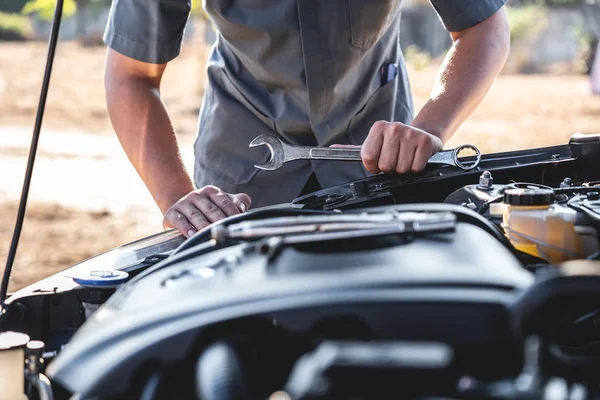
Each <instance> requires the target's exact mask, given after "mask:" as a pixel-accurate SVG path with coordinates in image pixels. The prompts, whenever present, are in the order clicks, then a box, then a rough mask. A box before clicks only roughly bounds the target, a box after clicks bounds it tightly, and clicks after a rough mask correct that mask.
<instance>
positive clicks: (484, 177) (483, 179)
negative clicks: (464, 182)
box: [477, 171, 494, 190]
mask: <svg viewBox="0 0 600 400" xmlns="http://www.w3.org/2000/svg"><path fill="white" fill-rule="evenodd" d="M493 184H494V178H493V177H492V173H491V172H490V171H483V174H481V176H480V177H479V185H477V189H479V190H492V188H493Z"/></svg>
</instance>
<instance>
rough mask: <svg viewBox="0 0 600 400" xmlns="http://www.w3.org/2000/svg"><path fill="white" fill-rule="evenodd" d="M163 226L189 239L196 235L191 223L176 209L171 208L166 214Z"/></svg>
mask: <svg viewBox="0 0 600 400" xmlns="http://www.w3.org/2000/svg"><path fill="white" fill-rule="evenodd" d="M163 226H164V227H165V228H175V229H177V230H178V231H179V232H181V234H182V235H183V236H185V237H187V238H189V237H190V236H193V235H194V234H195V233H196V228H195V227H194V226H193V225H192V224H191V223H190V221H188V219H187V218H186V217H185V216H184V215H183V214H182V213H180V212H179V211H177V210H176V209H174V208H171V209H170V210H169V211H167V213H166V214H165V217H164V220H163Z"/></svg>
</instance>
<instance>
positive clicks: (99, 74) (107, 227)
mask: <svg viewBox="0 0 600 400" xmlns="http://www.w3.org/2000/svg"><path fill="white" fill-rule="evenodd" d="M206 51H207V48H206V46H205V45H204V44H203V43H202V42H201V41H200V40H195V41H193V42H188V43H186V44H185V45H184V49H183V52H182V55H181V56H180V57H179V58H178V59H176V60H175V61H174V62H173V63H171V64H170V65H169V67H168V68H167V71H166V76H165V81H164V82H165V84H164V87H163V90H162V94H163V97H164V99H165V102H166V104H167V107H168V109H169V112H170V115H171V117H172V119H173V122H174V125H175V128H176V129H177V132H178V135H179V138H180V140H181V143H182V146H184V147H185V148H186V151H188V153H187V155H186V157H187V158H186V159H187V160H188V162H189V160H190V157H191V156H192V153H191V151H190V149H191V144H192V142H193V139H194V130H195V126H196V122H197V121H196V118H197V113H198V110H199V108H200V105H201V93H202V85H203V80H204V66H205V63H204V59H205V56H206ZM45 55H46V44H45V43H27V44H22V43H1V42H0V168H2V169H4V170H2V172H1V173H0V176H2V184H0V207H1V208H0V210H1V211H0V265H1V266H3V265H4V262H5V259H6V255H7V251H8V247H9V243H10V239H11V236H12V229H13V226H14V221H15V216H16V204H17V201H18V192H19V189H20V185H21V182H22V176H23V171H24V170H25V161H26V156H27V145H28V141H29V140H30V135H31V129H32V126H33V123H34V118H35V109H36V107H37V103H38V97H39V90H40V84H41V79H42V75H43V69H44V60H45ZM104 56H105V50H104V48H100V47H96V48H82V47H80V46H79V45H77V44H76V43H64V42H63V43H60V45H59V48H58V51H57V54H56V62H55V65H54V72H53V77H52V81H51V89H50V93H49V96H48V103H47V107H46V115H45V118H44V125H43V126H44V129H47V130H52V131H53V132H54V135H55V137H60V135H61V132H71V133H73V132H77V135H76V136H72V137H74V138H77V140H83V141H84V142H86V141H87V140H96V139H94V138H97V137H99V136H102V137H104V139H105V140H106V141H107V142H109V143H110V145H109V146H108V147H107V150H106V151H105V153H103V154H102V155H98V154H96V153H94V151H93V148H94V147H96V146H95V144H93V143H92V142H90V143H91V144H90V146H89V147H91V148H92V150H90V151H81V152H78V151H77V146H79V144H74V143H79V142H73V141H72V140H71V139H67V137H68V138H71V136H66V134H65V136H64V137H65V141H64V143H63V144H60V143H59V145H58V147H69V145H70V147H71V150H70V152H69V154H67V155H65V154H63V152H62V150H57V149H56V148H50V144H51V143H54V142H44V141H43V140H42V141H41V142H40V149H39V154H40V161H39V163H40V165H44V167H40V166H38V167H39V169H40V171H39V172H40V174H41V173H43V172H44V171H48V170H49V169H51V168H52V166H58V165H59V163H60V162H64V163H66V161H65V160H66V158H65V157H67V158H68V157H70V158H68V159H69V160H70V163H69V164H64V165H65V166H64V168H62V169H59V168H58V167H56V168H57V170H56V171H57V172H53V173H52V174H47V175H44V178H41V177H40V176H41V175H38V178H39V179H38V180H37V181H36V180H35V178H34V182H33V185H32V188H36V187H37V188H38V192H37V194H35V195H32V198H31V202H30V204H29V207H28V213H27V218H26V224H25V227H24V231H23V236H22V238H21V242H20V246H19V252H18V256H17V262H16V267H15V273H14V275H13V279H12V282H11V289H12V290H16V289H18V288H21V287H23V286H25V285H26V284H29V283H31V282H33V281H34V280H37V279H39V278H41V277H44V276H48V275H50V274H52V273H54V272H55V271H57V270H60V269H63V268H65V267H67V266H69V265H71V264H73V263H75V262H78V261H80V260H82V259H85V258H87V257H89V256H91V255H93V254H96V253H98V252H101V251H104V250H107V249H110V248H112V247H115V246H117V245H120V244H124V243H125V242H128V241H132V240H135V239H137V238H139V237H142V236H145V235H148V234H151V233H154V232H156V231H157V230H158V229H160V223H159V222H160V215H159V213H158V212H157V209H156V208H155V207H154V205H153V203H152V202H151V199H150V197H149V194H148V193H147V192H144V188H143V187H140V183H139V182H137V181H136V179H137V176H136V175H135V174H134V173H132V171H131V168H130V167H129V166H128V165H127V164H126V160H125V158H124V156H123V154H122V153H121V150H120V149H119V148H118V145H117V144H116V142H115V139H114V135H113V133H112V128H111V125H110V122H109V120H108V117H107V115H106V109H105V97H104V87H103V66H104ZM436 71H437V69H436V64H435V63H434V64H432V65H431V66H429V67H427V68H425V69H422V70H415V69H414V68H410V76H411V82H412V90H413V93H414V96H415V106H416V109H417V110H418V109H419V108H420V107H421V106H422V105H423V104H424V102H425V101H426V99H427V96H428V94H429V90H430V88H431V86H432V83H433V79H434V76H435V74H436ZM9 128H10V130H11V132H12V133H11V134H10V137H11V140H8V141H5V142H3V141H2V139H3V138H5V137H8V136H9V135H8V134H7V133H6V132H8V131H9ZM15 129H16V131H15ZM598 131H600V97H595V96H592V95H591V94H590V91H589V83H588V79H587V77H586V76H583V75H566V76H565V75H502V76H500V78H499V79H498V80H497V81H496V83H495V84H494V87H493V88H492V90H491V91H490V93H489V94H488V96H487V97H486V99H485V101H484V102H483V103H482V105H481V106H480V107H479V108H478V109H477V111H476V112H475V113H474V115H473V116H472V117H471V118H470V119H469V120H468V121H467V122H466V123H465V124H464V125H463V127H462V128H461V129H460V131H459V132H458V133H457V135H456V136H455V137H454V138H453V139H452V141H451V142H450V143H448V147H454V146H455V145H458V144H460V143H465V142H469V143H473V144H475V145H477V146H478V147H479V148H480V149H481V150H482V151H483V152H495V151H504V150H512V149H521V148H526V147H532V146H545V145H553V144H561V143H565V142H566V141H567V140H568V138H569V136H570V135H571V134H573V133H575V132H584V133H593V132H598ZM14 132H21V133H19V134H15V133H14ZM15 137H16V138H17V139H22V140H17V141H19V144H18V145H15V144H14V142H15V140H13V139H14V138H15ZM42 137H44V135H42ZM104 139H103V140H104ZM111 157H113V158H114V163H113V164H110V165H111V166H112V167H110V168H109V169H108V171H109V172H106V171H107V170H106V169H105V167H106V165H108V164H102V162H103V160H104V161H106V160H107V159H109V160H112V158H111ZM3 162H6V164H2V163H3ZM111 162H112V161H111ZM44 163H45V164H44ZM36 165H37V164H36ZM60 165H62V164H60ZM78 165H80V166H81V167H80V168H79V167H77V166H78ZM111 168H112V169H111ZM77 169H83V170H85V171H84V172H85V174H86V175H87V176H88V177H91V178H92V179H94V185H90V186H88V187H89V190H90V191H91V190H92V189H93V190H95V191H98V192H102V193H104V194H107V196H106V197H98V199H100V200H98V201H97V204H95V206H94V207H87V205H89V204H88V202H87V200H86V199H87V198H86V197H85V195H86V193H87V192H86V190H88V189H86V186H85V185H82V186H77V185H75V186H76V187H77V188H79V192H83V193H74V192H73V193H72V194H69V195H67V194H66V192H63V191H66V190H67V189H68V188H69V187H70V186H68V185H67V184H66V183H65V184H64V185H63V186H62V189H60V187H61V186H60V183H61V182H64V181H65V180H67V181H68V180H69V179H71V178H69V176H70V174H71V173H75V172H78V171H76V170H77ZM0 170H1V169H0ZM79 172H81V171H79ZM111 173H112V174H114V175H111V176H116V177H117V178H116V179H112V181H111V180H110V179H108V178H107V179H104V180H103V179H100V178H102V176H103V175H106V174H111ZM95 174H96V175H95ZM61 175H63V176H61ZM121 175H123V176H125V175H126V176H127V179H129V180H128V181H125V183H123V185H122V186H120V187H119V189H118V190H117V189H115V187H114V183H115V182H117V181H118V177H119V176H121ZM109 177H110V176H109ZM123 179H125V178H123ZM53 180H55V182H56V184H55V185H54V186H53ZM81 182H84V181H83V180H82V181H81ZM136 185H137V186H136ZM71 186H73V185H71ZM40 188H43V189H40ZM52 188H55V189H54V190H53V189H52ZM132 188H134V189H132ZM128 190H131V191H132V192H131V195H130V196H129V197H128V196H127V194H128V193H127V191H128ZM44 191H46V192H44ZM117 191H118V192H119V195H120V196H121V197H119V198H118V199H117V200H115V198H114V197H111V196H110V194H111V193H114V192H117ZM63 193H65V195H64V196H62V197H61V195H62V194H63ZM76 194H79V195H80V196H79V197H77V196H75V195H76ZM90 196H91V195H90ZM128 198H129V199H131V203H129V202H128V201H129V200H128ZM134 200H135V201H137V203H136V202H135V201H134ZM116 205H118V206H119V207H120V208H119V207H115V206H116ZM132 209H134V210H135V211H136V212H131V210H132Z"/></svg>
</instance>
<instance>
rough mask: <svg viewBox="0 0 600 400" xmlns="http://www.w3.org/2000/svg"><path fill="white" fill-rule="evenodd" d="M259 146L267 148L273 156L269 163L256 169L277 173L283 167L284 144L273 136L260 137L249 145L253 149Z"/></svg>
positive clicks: (259, 165)
mask: <svg viewBox="0 0 600 400" xmlns="http://www.w3.org/2000/svg"><path fill="white" fill-rule="evenodd" d="M257 146H267V148H268V149H269V151H270V152H271V156H270V158H269V161H267V162H265V163H263V164H257V165H255V167H256V168H258V169H264V170H266V171H275V170H276V169H279V168H281V166H282V165H283V144H282V143H281V141H280V140H279V139H278V138H276V137H275V136H272V135H260V136H258V137H256V138H254V139H253V140H252V141H251V142H250V145H249V147H251V148H252V147H257Z"/></svg>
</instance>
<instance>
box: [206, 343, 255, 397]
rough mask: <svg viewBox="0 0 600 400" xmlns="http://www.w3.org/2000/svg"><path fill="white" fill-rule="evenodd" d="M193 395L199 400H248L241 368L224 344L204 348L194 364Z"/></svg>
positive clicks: (232, 352)
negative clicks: (194, 387) (194, 384)
mask: <svg viewBox="0 0 600 400" xmlns="http://www.w3.org/2000/svg"><path fill="white" fill-rule="evenodd" d="M196 393H197V395H198V397H199V398H200V399H201V400H250V395H249V393H248V390H247V388H246V384H245V373H244V366H243V364H242V362H241V360H240V358H239V356H238V354H237V353H236V351H235V350H234V349H233V346H231V344H229V343H227V342H216V343H213V344H211V345H210V346H208V347H207V348H206V349H205V350H204V351H203V352H202V354H201V355H200V357H199V358H198V361H196Z"/></svg>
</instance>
